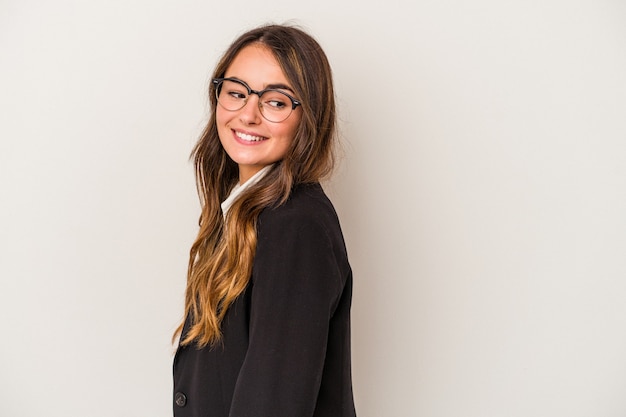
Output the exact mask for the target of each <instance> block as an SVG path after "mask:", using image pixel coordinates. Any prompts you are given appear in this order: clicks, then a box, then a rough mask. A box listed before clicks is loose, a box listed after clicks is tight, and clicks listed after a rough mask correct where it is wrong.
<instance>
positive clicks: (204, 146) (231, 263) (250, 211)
mask: <svg viewBox="0 0 626 417" xmlns="http://www.w3.org/2000/svg"><path fill="white" fill-rule="evenodd" d="M251 44H262V45H264V46H265V47H267V48H268V50H270V51H271V52H272V53H273V55H274V57H275V58H276V60H277V61H278V63H279V65H280V67H281V68H282V71H283V72H284V74H285V76H286V78H287V80H288V81H289V83H290V84H291V86H292V87H293V90H294V93H295V96H296V97H298V98H299V99H300V100H301V101H302V117H301V121H300V124H299V126H298V127H297V129H296V133H295V137H294V139H293V141H292V142H291V144H290V146H289V148H288V150H287V152H286V154H285V156H284V158H283V159H282V160H281V161H278V162H277V163H275V164H274V165H273V166H272V168H271V169H270V171H269V172H268V173H267V174H266V175H265V176H264V177H263V178H262V179H261V180H260V181H259V182H258V183H257V184H255V185H254V186H252V187H251V188H250V189H248V190H246V191H245V192H244V193H243V194H242V195H241V196H240V197H239V198H238V199H237V200H236V201H235V202H234V204H233V205H232V206H231V208H230V209H229V210H228V212H227V215H226V216H225V217H224V215H223V214H222V211H221V206H220V204H221V202H222V201H223V200H225V199H226V197H227V196H228V194H229V193H230V191H231V190H232V188H233V186H234V185H235V184H236V183H237V181H238V175H239V174H238V166H237V164H236V163H235V162H234V161H233V160H232V159H230V157H229V156H228V155H227V154H226V152H225V150H224V148H223V147H222V145H221V143H220V141H219V137H218V133H217V126H216V119H215V108H216V106H217V99H216V95H215V87H214V86H213V85H212V83H211V85H210V87H209V99H210V105H211V115H210V118H209V121H208V124H207V125H206V127H205V129H204V131H203V133H202V134H201V136H200V139H199V141H198V143H197V144H196V145H195V147H194V148H193V151H192V153H191V159H192V160H193V162H194V166H195V175H196V187H197V191H198V195H199V198H200V203H201V206H202V211H201V214H200V219H199V232H198V236H197V238H196V240H195V241H194V243H193V245H192V246H191V250H190V253H189V265H188V271H187V288H186V291H185V318H186V320H189V328H188V330H187V332H186V333H185V334H184V335H182V339H181V341H180V344H181V345H186V344H190V343H192V342H195V343H196V344H197V345H198V346H200V347H203V346H207V345H213V344H215V343H216V342H219V341H220V340H221V337H222V334H221V331H220V327H221V323H222V320H223V319H224V316H225V314H226V311H227V310H228V308H229V307H230V306H231V305H232V303H233V302H234V301H235V299H236V298H237V297H238V296H239V295H240V294H241V293H242V292H243V291H244V290H245V288H246V286H247V285H248V282H249V280H250V276H251V273H252V265H253V261H254V254H255V250H256V244H257V233H256V225H257V219H258V217H259V214H260V213H261V211H263V209H265V208H267V207H271V206H278V205H280V204H283V203H284V202H285V201H286V200H287V199H288V198H289V194H290V192H291V189H292V187H293V186H294V185H296V184H302V183H314V182H318V181H320V180H321V179H323V178H325V177H326V176H328V175H329V174H330V173H331V171H332V168H333V165H334V162H335V143H336V139H337V138H336V136H337V135H336V118H337V117H336V110H335V95H334V89H333V81H332V72H331V68H330V65H329V63H328V59H327V57H326V54H325V53H324V51H323V50H322V48H321V47H320V45H319V43H318V42H317V41H316V40H315V39H314V38H313V37H311V36H310V35H309V34H307V33H306V32H305V31H303V30H302V29H299V28H297V27H295V26H286V25H264V26H261V27H257V28H255V29H252V30H250V31H248V32H245V33H244V34H242V35H241V36H239V37H238V38H237V39H236V40H235V41H234V42H233V43H232V44H231V45H230V47H229V48H228V49H227V50H226V52H225V53H224V55H223V56H222V58H221V59H220V61H219V62H218V64H217V66H216V68H215V71H214V72H213V78H219V77H223V76H224V74H225V73H226V70H227V69H228V67H229V66H230V65H231V63H232V62H233V60H234V59H235V57H236V56H237V54H238V53H239V51H241V50H242V49H243V48H245V47H246V46H248V45H251ZM183 324H184V322H183V323H181V324H180V326H179V327H178V328H177V329H176V332H175V333H174V338H176V337H177V336H178V335H181V333H182V329H183Z"/></svg>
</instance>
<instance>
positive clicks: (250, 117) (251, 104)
mask: <svg viewBox="0 0 626 417" xmlns="http://www.w3.org/2000/svg"><path fill="white" fill-rule="evenodd" d="M259 100H260V97H259V96H257V95H255V94H250V95H249V96H248V98H247V100H246V104H244V106H243V107H242V108H241V110H239V120H241V122H242V123H245V124H246V125H252V124H258V123H260V122H261V108H260V107H259V104H260V103H259Z"/></svg>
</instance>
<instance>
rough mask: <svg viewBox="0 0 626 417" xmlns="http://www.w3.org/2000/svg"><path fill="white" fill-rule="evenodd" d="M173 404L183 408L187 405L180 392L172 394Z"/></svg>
mask: <svg viewBox="0 0 626 417" xmlns="http://www.w3.org/2000/svg"><path fill="white" fill-rule="evenodd" d="M174 402H175V403H176V405H177V406H179V407H184V406H185V405H186V404H187V397H186V396H185V394H183V393H182V392H177V393H176V394H174Z"/></svg>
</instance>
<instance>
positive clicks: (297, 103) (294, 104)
mask: <svg viewBox="0 0 626 417" xmlns="http://www.w3.org/2000/svg"><path fill="white" fill-rule="evenodd" d="M222 81H232V82H235V83H239V84H241V85H243V86H244V87H245V88H246V89H247V90H248V97H250V95H252V94H256V95H257V96H259V99H260V98H261V96H262V95H263V94H265V93H266V92H268V91H276V92H279V93H281V94H284V95H286V96H287V97H289V100H291V111H292V112H293V111H294V110H295V109H296V107H298V106H301V105H302V102H301V101H300V100H298V99H296V98H295V97H293V96H291V95H289V94H287V93H285V92H284V91H283V90H281V89H279V88H266V89H264V90H253V89H251V88H250V86H249V85H248V84H246V83H245V82H244V81H241V80H240V79H239V78H230V77H227V78H213V80H211V82H212V83H213V86H214V87H215V98H216V99H217V102H218V103H219V101H220V98H219V94H220V90H218V87H219V86H220V83H222ZM247 102H248V100H247V99H246V101H244V104H243V106H241V108H243V107H244V106H245V105H246V103H247ZM238 110H241V109H238ZM229 111H237V110H229ZM261 114H263V117H264V118H265V119H267V117H265V114H264V113H263V112H261ZM289 115H291V113H289ZM287 118H289V116H287V117H286V118H285V119H284V120H287ZM267 120H268V121H270V122H271V121H272V120H269V119H267ZM274 123H280V122H274Z"/></svg>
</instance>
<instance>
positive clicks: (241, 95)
mask: <svg viewBox="0 0 626 417" xmlns="http://www.w3.org/2000/svg"><path fill="white" fill-rule="evenodd" d="M225 93H226V94H228V95H229V96H230V97H232V98H234V99H236V100H245V98H246V96H247V94H246V93H244V92H242V91H235V90H230V91H225Z"/></svg>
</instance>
